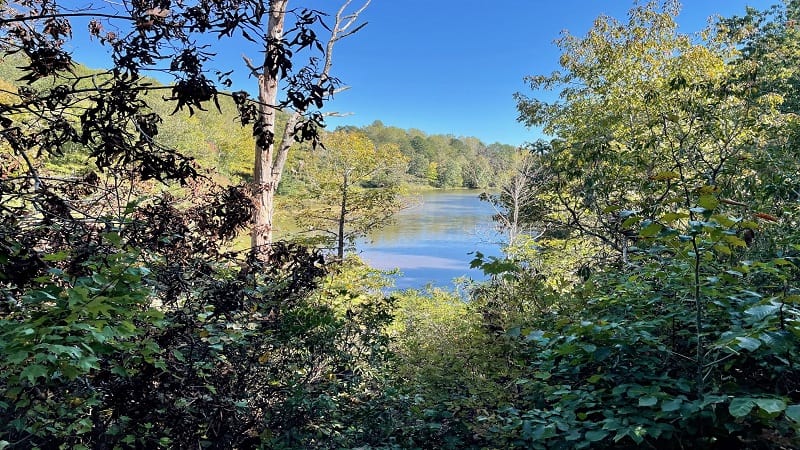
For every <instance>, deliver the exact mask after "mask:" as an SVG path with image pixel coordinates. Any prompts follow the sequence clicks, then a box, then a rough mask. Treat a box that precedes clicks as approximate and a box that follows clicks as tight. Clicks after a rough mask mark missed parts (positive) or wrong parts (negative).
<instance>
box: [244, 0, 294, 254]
mask: <svg viewBox="0 0 800 450" xmlns="http://www.w3.org/2000/svg"><path fill="white" fill-rule="evenodd" d="M287 3H288V0H270V2H269V8H270V11H269V22H268V23H267V34H268V36H269V41H268V42H267V51H266V53H265V56H264V63H263V66H262V68H261V69H262V70H261V71H260V73H259V74H258V102H259V118H258V124H257V125H256V126H257V127H259V128H260V129H259V130H258V133H256V134H257V136H256V148H255V169H254V171H253V184H254V189H253V190H254V193H253V194H254V197H255V199H254V200H255V212H254V213H253V229H252V232H251V233H252V234H251V239H250V240H251V245H252V247H253V251H254V252H255V254H256V255H259V256H260V257H262V258H263V259H266V258H267V257H268V254H269V245H270V244H271V243H272V228H273V225H272V217H273V213H274V212H275V192H276V191H277V189H278V181H280V172H278V177H277V179H276V176H275V170H274V167H273V161H272V160H273V154H274V152H275V117H276V110H275V105H276V104H277V99H278V89H279V88H278V70H277V67H274V66H275V63H274V62H273V61H272V60H271V59H270V58H271V57H272V56H271V55H274V54H275V51H274V50H275V47H276V45H280V44H279V42H280V41H281V39H282V38H283V27H284V20H285V19H286V5H287ZM282 169H283V167H281V170H282Z"/></svg>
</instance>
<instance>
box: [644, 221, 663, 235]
mask: <svg viewBox="0 0 800 450" xmlns="http://www.w3.org/2000/svg"><path fill="white" fill-rule="evenodd" d="M663 228H664V226H663V225H661V224H660V223H658V222H650V223H648V224H647V225H645V226H644V227H643V228H642V230H641V231H640V232H639V235H640V236H642V237H653V236H655V235H657V234H658V233H659V232H660V231H661V230H662V229H663Z"/></svg>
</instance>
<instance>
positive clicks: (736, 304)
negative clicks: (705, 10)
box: [0, 0, 800, 450]
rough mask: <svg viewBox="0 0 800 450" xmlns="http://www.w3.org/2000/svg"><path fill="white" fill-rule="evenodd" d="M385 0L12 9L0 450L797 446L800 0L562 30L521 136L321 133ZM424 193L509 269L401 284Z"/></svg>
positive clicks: (6, 41)
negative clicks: (385, 228) (416, 197)
mask: <svg viewBox="0 0 800 450" xmlns="http://www.w3.org/2000/svg"><path fill="white" fill-rule="evenodd" d="M297 3H302V2H297ZM369 3H370V2H369V1H368V0H367V1H363V2H361V3H359V2H354V1H352V0H349V1H342V2H341V3H340V6H339V9H338V10H336V9H332V10H331V11H326V12H323V11H317V10H314V9H304V8H303V7H301V6H299V5H294V2H289V1H288V0H222V1H216V0H215V1H206V0H200V1H197V2H181V1H170V0H136V1H128V0H125V1H122V2H120V4H121V5H122V7H121V9H115V10H113V11H107V10H104V9H102V8H98V9H95V10H83V9H71V8H72V7H73V6H74V5H72V4H71V2H59V1H55V0H26V1H17V2H10V1H4V0H0V52H2V55H1V56H0V294H1V295H0V356H2V357H1V358H0V382H1V383H0V450H2V449H126V448H181V449H183V448H186V449H189V448H192V449H197V448H209V449H229V448H239V449H250V448H265V449H308V448H319V449H513V448H519V449H573V448H592V449H594V448H598V449H604V448H640V447H642V448H657V449H683V448H700V449H704V448H706V449H730V448H746V449H790V448H798V447H800V437H798V431H800V369H798V368H796V367H794V365H795V362H796V358H797V357H800V308H798V304H800V231H798V226H800V224H799V223H798V221H800V118H799V117H798V112H800V64H799V63H800V3H798V2H797V1H795V0H787V1H785V2H784V3H781V4H778V5H775V6H773V7H772V8H769V9H766V10H757V9H753V8H749V9H747V10H746V11H742V12H741V14H740V15H736V16H732V17H719V18H716V19H715V20H713V21H711V22H710V23H709V26H708V28H707V29H705V30H702V31H701V30H696V31H699V32H698V33H697V34H687V33H685V32H683V31H681V30H680V29H679V27H678V24H677V22H676V17H677V16H678V14H679V13H680V8H681V5H680V3H679V2H677V1H676V0H665V1H656V0H652V1H648V2H636V3H634V4H633V6H632V8H631V9H630V11H629V12H628V15H627V17H624V18H613V17H610V16H601V17H598V18H597V19H596V20H595V22H594V24H593V26H592V27H591V28H590V29H589V31H588V32H587V33H586V34H583V35H573V34H570V33H564V34H563V35H562V36H561V37H559V38H558V40H557V41H556V43H557V46H558V48H559V50H560V52H561V58H560V60H559V66H560V69H559V70H558V71H556V72H553V73H551V74H531V75H529V76H528V77H527V78H526V82H527V84H528V85H529V89H528V90H527V91H526V92H521V93H517V94H516V95H515V100H516V103H517V109H518V112H519V120H520V121H521V122H522V123H524V124H526V125H528V126H531V127H541V128H542V129H543V130H544V132H545V133H546V135H547V136H549V138H548V139H547V140H540V141H537V142H532V143H530V144H527V145H525V146H522V147H521V148H516V147H514V146H510V145H504V144H501V143H489V144H487V143H484V142H481V141H480V140H479V139H477V138H473V137H464V136H453V135H438V134H427V133H425V132H423V131H421V130H413V129H412V130H405V129H401V128H397V127H393V126H388V125H384V124H383V123H382V122H381V121H379V120H376V121H375V122H373V123H372V124H370V125H368V126H365V127H340V128H338V129H334V130H326V129H325V127H324V125H325V118H326V114H327V112H326V110H325V105H326V104H327V103H328V102H329V101H330V98H331V96H333V95H335V94H337V93H338V92H340V91H341V90H342V89H343V88H345V86H344V85H343V84H342V82H341V81H340V80H338V79H337V78H336V77H335V73H333V72H332V67H333V66H332V64H331V62H332V59H333V53H334V52H333V49H334V47H335V45H337V44H338V43H339V42H340V41H341V40H343V39H348V40H349V39H354V40H357V39H358V38H359V36H358V31H359V30H360V29H361V28H362V26H363V22H361V21H360V14H361V13H362V12H363V11H364V10H365V8H367V7H368V6H369ZM290 4H291V5H290ZM293 8H297V9H293ZM78 34H86V35H88V37H90V38H91V42H92V44H93V45H96V46H97V47H98V48H102V49H103V51H107V52H108V53H109V54H110V57H111V61H112V65H111V66H110V67H107V68H102V69H94V68H92V69H90V68H87V67H86V66H84V65H82V64H81V61H77V60H74V59H73V56H72V54H71V53H70V51H69V46H68V43H69V42H70V40H71V39H75V36H76V35H78ZM208 36H212V37H213V38H214V39H215V41H214V42H215V43H214V44H208V45H227V44H226V43H229V42H231V41H230V40H231V39H233V38H234V37H236V38H237V39H245V40H247V41H249V42H251V43H252V44H254V45H256V46H258V48H259V49H260V50H259V52H260V53H259V54H260V55H261V60H260V61H256V60H252V59H249V58H244V63H243V66H244V70H246V71H248V73H250V74H251V75H252V76H251V78H250V80H251V83H252V86H251V88H252V90H250V91H234V90H232V89H231V86H232V81H231V78H230V76H231V74H230V73H219V72H214V71H211V70H209V69H207V68H206V66H207V65H209V64H210V62H212V61H213V59H214V57H215V54H214V53H213V52H211V51H209V50H208V48H207V47H206V45H207V44H205V42H206V40H203V38H204V37H208ZM544 93H553V94H555V95H554V96H547V95H543V94H544ZM438 188H465V189H474V190H475V191H474V192H475V195H478V194H480V195H481V198H482V199H483V200H485V201H486V202H489V203H490V204H491V205H492V206H493V207H494V208H495V211H496V214H495V216H494V221H495V224H496V226H497V227H498V229H500V230H501V231H502V232H503V236H504V239H505V241H504V246H503V254H502V256H501V257H493V256H486V255H483V254H481V253H478V252H476V253H475V255H474V260H473V261H472V263H471V264H472V266H473V267H475V268H479V269H481V270H482V271H483V272H484V273H485V274H486V277H487V280H486V281H463V282H462V283H461V284H460V285H459V286H458V287H457V288H456V289H453V290H447V289H438V288H430V289H422V290H406V291H398V290H391V289H389V288H390V287H391V284H392V277H391V274H389V273H386V272H382V271H380V270H376V269H374V268H371V267H369V266H368V265H366V264H365V263H363V262H362V261H361V260H360V259H359V258H358V256H357V254H356V253H355V252H354V251H353V249H354V247H353V245H354V242H355V241H356V239H357V238H359V237H363V236H365V235H367V234H368V233H369V232H370V231H371V230H373V229H376V228H378V227H381V226H382V225H384V224H386V223H388V222H389V221H391V220H392V217H393V215H394V214H395V213H396V212H397V211H399V210H400V209H402V208H404V207H406V206H407V202H408V197H409V195H410V194H413V193H414V192H418V191H419V190H422V189H438Z"/></svg>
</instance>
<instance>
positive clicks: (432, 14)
mask: <svg viewBox="0 0 800 450" xmlns="http://www.w3.org/2000/svg"><path fill="white" fill-rule="evenodd" d="M775 1H777V0H775ZM775 1H767V0H749V1H744V0H685V1H684V2H683V10H682V12H681V14H680V16H679V17H678V23H679V24H680V26H681V30H682V31H684V32H695V31H699V30H701V29H702V28H703V27H705V25H706V24H707V19H708V17H709V16H711V15H713V14H721V15H723V16H730V15H734V14H741V13H743V12H744V10H745V6H746V5H749V6H753V7H756V8H759V9H765V8H767V7H769V6H770V5H771V4H773V3H775ZM632 5H633V2H632V1H623V0H613V1H600V0H558V1H535V0H492V1H490V0H402V1H401V0H373V2H372V4H371V5H370V7H369V10H368V11H367V12H366V13H365V16H364V17H365V19H366V20H368V21H369V25H368V26H367V28H365V29H364V30H362V32H360V33H359V34H357V35H355V36H353V37H352V38H351V40H350V41H342V42H340V44H341V45H340V47H339V48H338V49H337V54H336V58H335V62H334V72H335V73H336V76H338V77H339V78H341V79H342V80H343V81H344V82H345V83H346V84H348V85H349V86H351V89H350V90H349V91H346V92H343V93H341V94H340V95H338V96H337V98H336V99H335V100H334V102H333V103H332V104H331V105H330V106H331V109H333V110H336V111H342V112H350V113H353V115H352V116H349V117H345V118H341V119H330V120H329V124H331V125H340V124H353V125H365V124H369V123H371V122H372V121H373V120H375V119H379V120H381V121H382V122H383V123H384V124H386V125H394V126H399V127H402V128H418V129H420V130H423V131H425V132H427V133H444V134H454V135H456V136H476V137H478V138H480V139H481V140H483V141H484V142H487V143H491V142H495V141H498V142H502V143H507V144H513V145H519V144H521V143H523V142H526V141H533V140H536V139H537V138H539V137H541V134H540V133H539V132H538V130H529V129H526V128H525V127H524V126H523V125H521V124H519V123H517V122H516V117H517V111H516V109H515V102H514V100H513V98H512V95H513V94H514V93H515V92H518V91H522V92H525V90H526V86H525V84H524V82H523V81H522V79H523V77H524V76H526V75H534V74H549V73H550V72H552V71H553V70H555V69H557V68H558V67H557V66H558V58H559V56H560V53H559V51H558V49H557V48H556V47H555V45H554V44H553V40H554V39H556V38H557V37H558V36H559V33H560V32H561V31H562V30H565V29H567V30H569V31H570V33H571V34H574V35H581V36H582V35H584V34H585V33H586V31H588V29H589V28H590V27H591V25H592V22H593V21H594V19H595V18H596V17H597V16H599V15H601V14H607V15H610V16H613V17H617V18H621V19H624V18H626V17H627V11H628V9H630V7H631V6H632Z"/></svg>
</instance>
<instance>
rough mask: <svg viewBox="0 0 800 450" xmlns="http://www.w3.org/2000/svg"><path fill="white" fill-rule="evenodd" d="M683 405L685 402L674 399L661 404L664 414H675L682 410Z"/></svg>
mask: <svg viewBox="0 0 800 450" xmlns="http://www.w3.org/2000/svg"><path fill="white" fill-rule="evenodd" d="M682 404H683V400H682V399H680V398H673V399H672V400H667V401H665V402H663V403H661V411H664V412H673V411H677V410H679V409H681V405H682Z"/></svg>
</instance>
